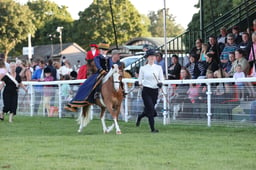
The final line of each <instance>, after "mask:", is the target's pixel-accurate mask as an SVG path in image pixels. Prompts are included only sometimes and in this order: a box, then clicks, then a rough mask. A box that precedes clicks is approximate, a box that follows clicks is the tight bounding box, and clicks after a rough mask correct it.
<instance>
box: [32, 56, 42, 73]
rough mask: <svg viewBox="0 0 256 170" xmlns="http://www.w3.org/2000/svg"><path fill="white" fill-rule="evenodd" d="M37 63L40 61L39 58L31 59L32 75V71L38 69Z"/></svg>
mask: <svg viewBox="0 0 256 170" xmlns="http://www.w3.org/2000/svg"><path fill="white" fill-rule="evenodd" d="M39 62H40V59H39V58H35V59H33V61H32V68H33V71H32V73H34V71H36V70H37V69H39V68H40V66H39Z"/></svg>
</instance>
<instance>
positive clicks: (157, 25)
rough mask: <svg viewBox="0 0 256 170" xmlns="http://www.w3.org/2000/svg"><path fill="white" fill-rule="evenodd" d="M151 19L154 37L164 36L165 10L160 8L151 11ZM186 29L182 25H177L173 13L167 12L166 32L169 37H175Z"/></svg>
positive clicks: (150, 29)
mask: <svg viewBox="0 0 256 170" xmlns="http://www.w3.org/2000/svg"><path fill="white" fill-rule="evenodd" d="M148 17H149V19H150V26H149V31H150V32H151V34H152V36H153V37H163V36H164V29H163V25H164V18H163V10H162V9H160V10H158V11H157V12H155V11H151V12H150V13H149V14H148ZM183 31H184V28H182V26H181V25H177V24H176V23H175V17H174V16H173V15H172V14H169V11H167V14H166V34H167V37H174V36H177V35H179V34H181V33H182V32H183Z"/></svg>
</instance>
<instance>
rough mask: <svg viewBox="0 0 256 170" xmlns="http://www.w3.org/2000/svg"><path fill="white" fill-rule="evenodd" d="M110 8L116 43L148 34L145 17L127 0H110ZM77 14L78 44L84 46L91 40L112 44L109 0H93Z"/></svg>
mask: <svg viewBox="0 0 256 170" xmlns="http://www.w3.org/2000/svg"><path fill="white" fill-rule="evenodd" d="M112 9H113V15H114V22H115V28H116V33H117V41H118V44H122V43H124V42H126V41H128V40H129V39H131V38H134V37H141V36H144V35H149V33H148V31H147V27H146V26H147V25H146V24H147V22H146V20H145V17H142V16H141V15H140V14H139V12H138V11H137V10H136V9H135V8H134V6H133V5H132V4H131V2H130V1H129V0H112ZM79 16H80V18H79V20H78V21H77V22H76V23H75V28H76V35H75V40H76V42H78V44H81V45H83V47H85V48H86V47H88V45H89V44H90V43H91V42H96V43H99V42H100V41H103V40H104V41H106V42H108V43H110V44H112V45H114V43H115V38H114V30H113V24H112V18H111V10H110V4H109V0H94V1H93V2H92V4H91V5H90V6H89V7H88V8H86V9H85V10H84V11H83V12H80V13H79ZM145 22H146V23H145Z"/></svg>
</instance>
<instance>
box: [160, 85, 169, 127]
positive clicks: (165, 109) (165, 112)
mask: <svg viewBox="0 0 256 170" xmlns="http://www.w3.org/2000/svg"><path fill="white" fill-rule="evenodd" d="M167 87H168V86H165V85H164V86H163V88H162V90H163V91H162V93H163V98H164V100H163V107H164V111H163V124H164V125H167V124H169V123H170V122H169V121H170V116H169V115H168V111H167V105H168V104H169V103H168V102H167V100H168V94H167V90H166V89H167Z"/></svg>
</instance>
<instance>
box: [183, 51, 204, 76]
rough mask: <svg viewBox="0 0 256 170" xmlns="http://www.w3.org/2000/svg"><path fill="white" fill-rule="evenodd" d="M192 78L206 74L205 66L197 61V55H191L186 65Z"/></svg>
mask: <svg viewBox="0 0 256 170" xmlns="http://www.w3.org/2000/svg"><path fill="white" fill-rule="evenodd" d="M185 67H186V68H187V69H188V71H189V73H190V75H191V78H192V79H197V78H198V77H199V76H204V73H205V67H204V66H203V65H202V64H201V63H199V62H197V61H196V57H195V56H193V55H191V56H190V57H189V63H188V64H187V65H186V66H185Z"/></svg>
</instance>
